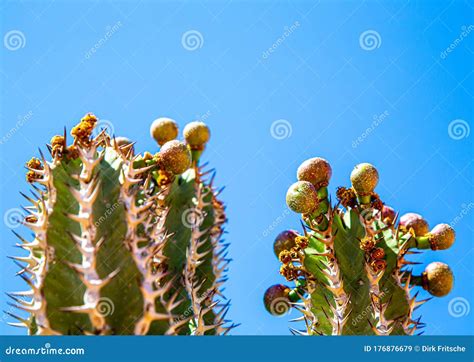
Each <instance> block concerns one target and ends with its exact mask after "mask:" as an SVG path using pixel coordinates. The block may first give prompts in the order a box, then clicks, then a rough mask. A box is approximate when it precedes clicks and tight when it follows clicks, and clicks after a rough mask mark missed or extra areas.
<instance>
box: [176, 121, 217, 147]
mask: <svg viewBox="0 0 474 362" xmlns="http://www.w3.org/2000/svg"><path fill="white" fill-rule="evenodd" d="M183 134H184V139H185V140H186V142H187V143H188V145H189V146H190V147H191V149H192V150H203V149H204V146H205V145H206V143H207V142H208V141H209V139H210V138H211V131H210V130H209V127H208V126H207V125H206V124H205V123H204V122H200V121H194V122H191V123H188V124H187V125H186V127H184V130H183Z"/></svg>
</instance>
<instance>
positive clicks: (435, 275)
mask: <svg viewBox="0 0 474 362" xmlns="http://www.w3.org/2000/svg"><path fill="white" fill-rule="evenodd" d="M453 284H454V276H453V272H452V271H451V268H450V267H449V266H448V265H446V264H444V263H440V262H433V263H431V264H429V265H428V266H427V267H426V269H425V271H424V273H423V288H424V289H426V290H427V291H428V292H429V293H430V294H431V295H434V296H435V297H444V296H445V295H447V294H448V293H449V292H450V291H451V289H452V288H453Z"/></svg>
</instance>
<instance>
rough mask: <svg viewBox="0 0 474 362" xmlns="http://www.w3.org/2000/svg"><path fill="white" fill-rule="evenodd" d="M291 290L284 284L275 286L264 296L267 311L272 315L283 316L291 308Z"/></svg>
mask: <svg viewBox="0 0 474 362" xmlns="http://www.w3.org/2000/svg"><path fill="white" fill-rule="evenodd" d="M290 291H291V289H290V288H288V287H287V286H285V285H283V284H275V285H272V286H271V287H270V288H268V289H267V291H266V292H265V295H264V296H263V303H264V305H265V309H266V310H267V311H268V312H269V313H270V314H272V315H275V316H281V315H283V314H286V313H288V311H289V310H290V308H291V305H290V298H289V293H290Z"/></svg>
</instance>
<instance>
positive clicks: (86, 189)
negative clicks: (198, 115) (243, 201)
mask: <svg viewBox="0 0 474 362" xmlns="http://www.w3.org/2000/svg"><path fill="white" fill-rule="evenodd" d="M97 121H98V120H97V118H96V117H95V116H94V115H92V114H87V115H86V116H85V117H84V118H83V119H82V120H81V121H80V123H79V124H78V125H76V126H75V127H74V128H72V130H71V135H72V138H73V142H72V144H70V145H68V143H67V139H66V131H64V134H63V135H61V136H54V137H53V138H52V140H51V144H50V145H48V149H49V151H50V153H51V157H52V159H51V161H47V160H46V158H45V157H44V155H43V153H42V152H41V151H40V155H41V158H40V159H38V158H33V159H32V160H30V161H29V162H28V163H27V165H26V167H27V169H28V172H27V175H26V178H27V181H28V182H29V183H31V185H32V187H33V190H32V195H33V196H32V197H30V196H26V195H24V196H25V197H26V199H27V200H28V201H29V202H31V205H30V206H28V207H26V208H25V210H26V211H27V212H28V215H27V216H26V217H25V220H24V225H25V226H27V227H28V228H30V229H31V230H32V231H33V234H34V238H33V240H27V239H26V238H23V237H21V236H20V235H18V234H17V236H18V237H19V239H20V241H21V243H19V244H18V246H19V247H21V248H22V249H24V250H26V251H27V253H28V255H26V256H19V257H13V259H14V260H15V262H16V263H17V264H18V265H20V266H21V270H20V271H19V275H20V276H21V277H22V278H23V279H24V280H25V282H26V283H27V284H28V286H29V290H27V291H25V292H16V293H8V295H9V296H10V297H11V298H12V299H13V300H14V305H15V306H16V307H18V308H19V309H20V310H21V311H20V313H18V315H16V314H14V313H10V314H11V315H12V316H13V317H14V318H16V319H17V320H18V322H17V323H12V324H13V325H15V326H20V327H26V328H27V329H28V333H29V334H32V335H50V334H61V335H63V334H74V335H76V334H99V335H103V334H119V335H120V334H136V335H145V334H166V335H175V334H179V335H181V334H183V335H186V334H191V335H204V334H206V335H209V334H226V333H228V332H229V330H231V328H233V327H234V325H229V322H228V321H227V320H226V317H225V316H226V312H227V310H228V307H229V302H223V300H224V298H223V295H222V294H221V289H222V288H221V286H222V284H223V283H224V281H225V279H226V277H225V275H224V274H225V272H226V270H227V265H228V262H229V260H228V259H227V253H226V249H227V246H228V245H227V244H225V243H224V242H223V241H222V238H221V236H222V234H223V232H224V223H225V222H226V215H225V210H224V206H223V203H222V202H221V201H220V200H219V199H218V198H217V197H218V194H219V191H216V189H215V187H214V184H213V180H214V173H213V171H212V170H211V171H204V169H203V167H205V166H200V165H199V157H200V155H201V152H202V151H203V150H204V148H205V144H206V142H207V140H208V139H209V130H208V128H207V126H205V125H204V124H200V127H199V129H197V130H196V131H195V133H197V136H196V134H194V136H193V139H192V141H193V143H190V142H189V141H186V142H182V141H177V140H175V138H176V136H177V133H178V127H177V125H176V123H175V122H174V121H172V120H170V119H159V120H157V121H155V122H154V123H153V125H152V127H151V131H150V133H151V134H152V136H153V137H154V138H155V140H156V141H157V142H158V143H159V145H160V146H161V149H160V151H159V152H157V153H156V154H154V155H152V154H151V153H148V152H145V153H144V154H143V155H136V156H135V155H134V150H133V147H134V146H133V144H132V143H131V142H130V141H129V140H128V139H127V138H123V137H118V138H114V137H112V136H111V135H109V134H107V132H106V130H102V131H101V132H93V130H94V127H96V126H97ZM203 130H204V131H203ZM202 132H205V134H204V136H202V135H201V136H202V137H199V135H200V134H201V133H202ZM97 133H98V134H97ZM196 142H197V143H196ZM197 149H199V151H196V150H197ZM23 312H26V315H24V314H25V313H23Z"/></svg>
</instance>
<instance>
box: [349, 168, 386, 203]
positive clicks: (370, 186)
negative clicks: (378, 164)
mask: <svg viewBox="0 0 474 362" xmlns="http://www.w3.org/2000/svg"><path fill="white" fill-rule="evenodd" d="M378 182H379V173H378V171H377V169H376V168H375V166H373V165H371V164H370V163H360V164H358V165H357V166H356V167H354V169H353V170H352V172H351V183H352V187H353V188H354V191H355V192H356V193H357V195H360V196H365V195H370V194H372V192H373V191H374V190H375V187H376V186H377V184H378Z"/></svg>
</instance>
